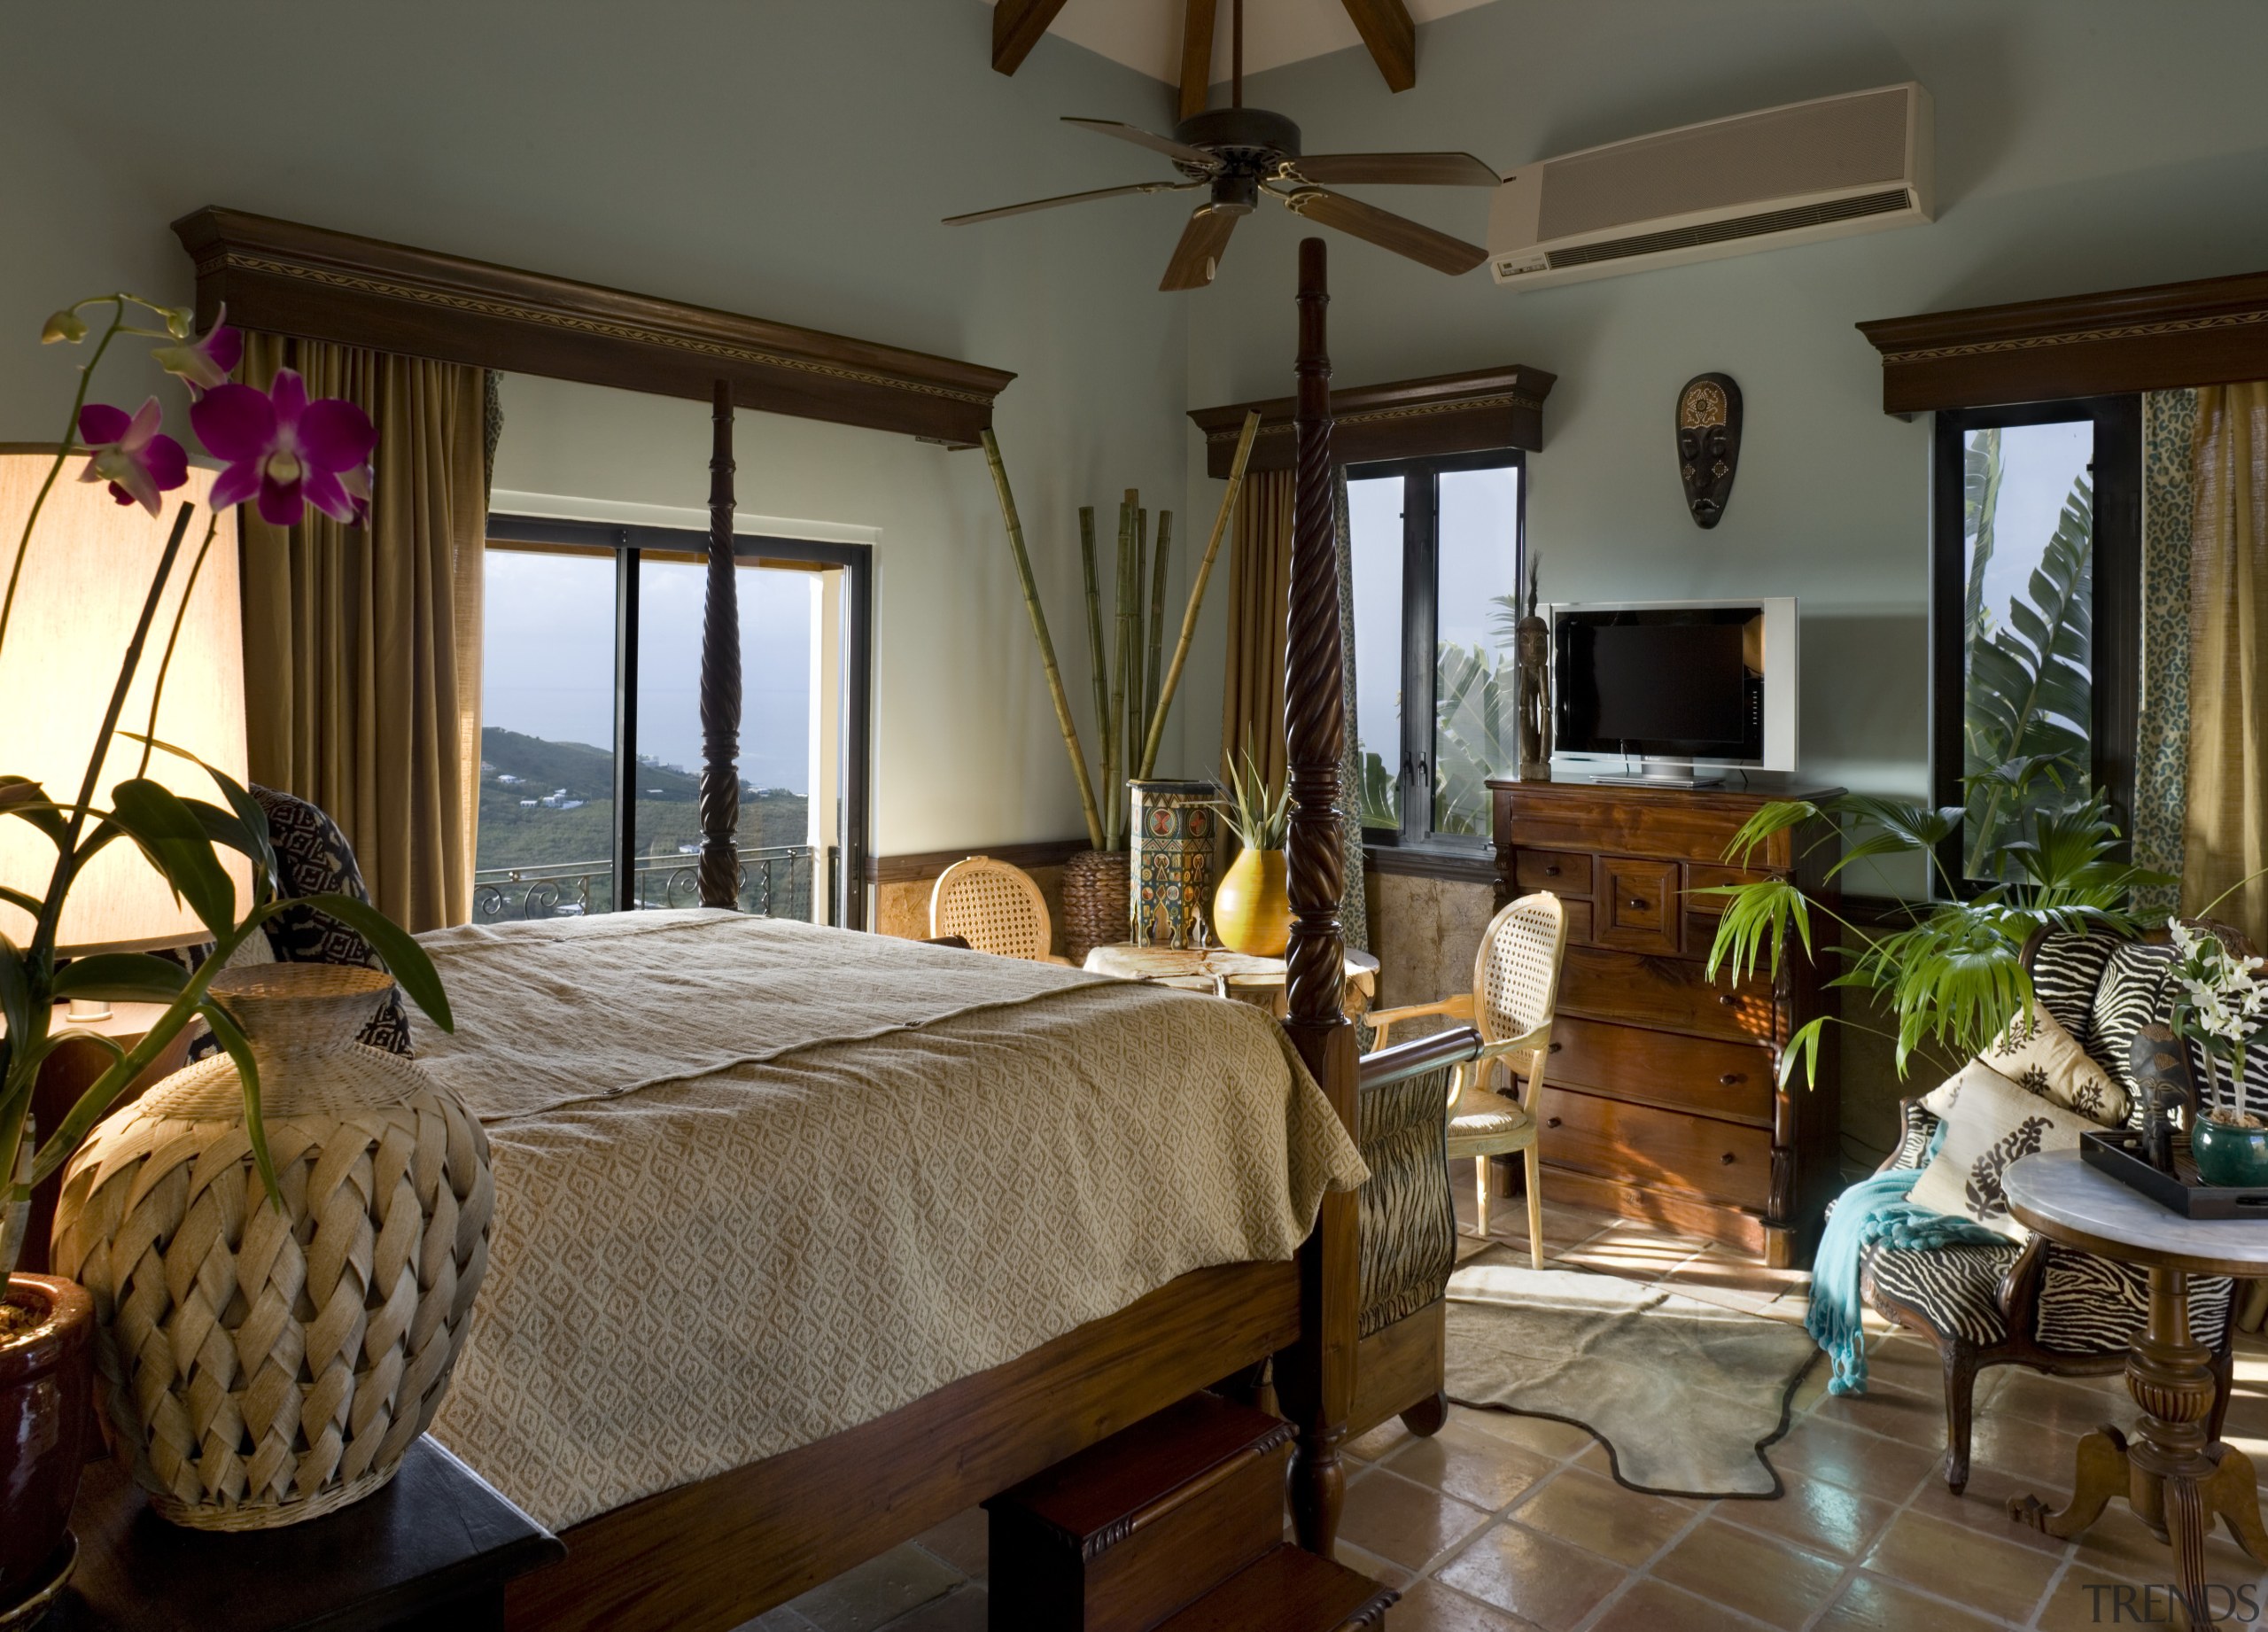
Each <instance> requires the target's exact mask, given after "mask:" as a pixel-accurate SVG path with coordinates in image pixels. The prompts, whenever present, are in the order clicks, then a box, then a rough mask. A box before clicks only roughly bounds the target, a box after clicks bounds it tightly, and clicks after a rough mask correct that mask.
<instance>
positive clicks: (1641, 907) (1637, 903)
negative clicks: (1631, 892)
mask: <svg viewBox="0 0 2268 1632" xmlns="http://www.w3.org/2000/svg"><path fill="white" fill-rule="evenodd" d="M1630 905H1632V906H1634V907H1635V908H1636V909H1637V910H1638V911H1640V912H1642V913H1643V912H1644V911H1645V910H1646V909H1647V908H1648V907H1650V906H1651V905H1653V903H1652V902H1651V901H1646V900H1641V899H1640V898H1638V897H1636V896H1632V897H1631V898H1630Z"/></svg>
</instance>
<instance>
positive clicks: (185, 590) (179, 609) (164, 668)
mask: <svg viewBox="0 0 2268 1632" xmlns="http://www.w3.org/2000/svg"><path fill="white" fill-rule="evenodd" d="M220 530H221V512H220V511H219V510H210V511H207V512H206V517H205V541H204V542H203V543H202V544H199V545H198V547H197V559H196V560H195V561H192V562H190V564H189V581H188V582H187V583H185V584H183V586H182V587H181V600H180V602H178V603H177V604H176V605H175V607H174V626H173V632H172V633H169V634H168V635H167V636H166V655H165V657H162V658H161V659H159V663H158V679H157V682H156V684H154V685H152V686H151V688H150V727H149V729H148V730H146V731H144V733H143V734H142V764H141V766H140V768H139V769H137V770H136V772H135V774H136V776H147V775H149V774H150V755H151V750H154V749H155V748H156V747H157V741H158V705H159V703H162V702H164V701H165V696H166V676H167V674H169V673H171V672H173V666H174V647H175V645H176V644H177V643H178V642H179V641H180V640H181V626H182V625H183V624H184V623H186V622H187V621H188V620H189V598H190V596H191V595H195V594H196V593H197V576H198V573H200V572H202V571H205V557H206V556H207V555H208V554H210V553H211V551H212V548H213V536H214V534H215V533H217V532H220Z"/></svg>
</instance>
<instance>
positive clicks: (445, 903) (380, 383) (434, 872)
mask: <svg viewBox="0 0 2268 1632" xmlns="http://www.w3.org/2000/svg"><path fill="white" fill-rule="evenodd" d="M279 368H294V369H298V370H299V372H300V373H301V374H302V375H303V376H305V377H306V378H307V394H308V395H309V396H310V397H345V398H346V399H347V400H350V401H353V402H354V403H356V404H358V405H359V406H360V407H361V408H362V410H363V411H364V412H365V413H367V414H369V416H370V423H371V424H374V425H376V426H377V431H378V446H377V453H376V454H375V455H373V456H372V457H373V462H374V464H375V466H376V484H375V486H374V488H373V492H372V496H371V503H370V519H369V526H368V527H367V529H352V528H347V527H344V526H341V525H339V524H338V523H337V522H334V521H332V520H331V519H330V517H327V516H323V515H322V514H321V513H319V512H317V511H315V510H313V509H310V510H309V511H308V512H307V520H306V521H305V522H304V523H303V524H302V525H299V526H297V527H292V528H290V529H288V530H286V529H281V528H276V527H270V526H268V525H266V524H264V523H263V522H261V521H260V517H259V512H258V509H257V507H255V506H252V505H246V506H245V507H244V509H243V510H242V512H241V520H242V524H243V533H244V595H245V706H246V711H247V715H248V719H247V724H248V726H249V727H250V748H251V765H252V778H253V780H254V781H260V782H263V783H265V784H267V785H268V786H269V787H271V788H278V789H283V790H285V791H287V792H290V793H295V794H298V795H299V797H302V798H305V799H310V800H313V801H314V802H315V804H319V805H321V806H322V808H323V809H324V810H326V811H328V812H330V815H331V817H332V819H333V820H336V821H337V822H338V825H339V828H341V829H342V830H343V831H344V832H345V833H346V837H347V840H348V842H349V843H352V844H353V846H354V853H355V856H356V858H357V859H359V860H360V861H361V866H362V876H363V878H364V880H365V882H368V883H369V888H370V896H371V898H372V900H374V901H375V902H376V903H377V905H378V907H379V909H380V910H381V911H383V912H384V913H386V914H387V915H388V916H389V917H391V918H392V919H393V920H394V921H395V922H397V923H400V924H401V925H403V926H404V927H406V928H408V929H411V930H419V929H436V928H439V927H440V926H442V925H445V924H455V923H462V922H463V921H465V920H466V918H467V917H469V916H470V907H471V897H472V858H473V837H474V823H475V821H476V820H477V819H478V808H479V761H480V587H481V550H482V548H483V545H484V538H485V532H486V527H487V501H486V494H485V481H484V475H483V460H484V456H485V446H484V437H485V410H486V404H485V377H484V373H483V371H482V370H481V369H473V368H466V367H464V366H462V365H461V364H456V363H445V362H434V361H429V360H426V359H423V358H416V357H400V356H394V355H392V354H387V353H383V352H371V351H364V350H361V349H359V348H357V347H353V346H334V345H330V344H328V343H325V342H320V341H313V340H294V339H285V338H282V337H280V336H276V335H268V334H248V335H246V336H245V366H244V374H243V377H244V378H245V380H246V381H247V382H249V383H250V384H252V385H259V386H261V387H262V388H265V387H266V386H268V385H269V383H270V382H271V381H272V380H273V379H274V377H275V374H276V369H279Z"/></svg>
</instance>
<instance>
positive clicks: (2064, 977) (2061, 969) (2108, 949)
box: [2031, 935, 2123, 1069]
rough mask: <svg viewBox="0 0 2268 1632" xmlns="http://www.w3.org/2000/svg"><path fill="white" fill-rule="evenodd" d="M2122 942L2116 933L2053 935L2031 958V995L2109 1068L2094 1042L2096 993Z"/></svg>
mask: <svg viewBox="0 0 2268 1632" xmlns="http://www.w3.org/2000/svg"><path fill="white" fill-rule="evenodd" d="M2121 944H2123V943H2122V942H2121V941H2120V940H2119V939H2118V937H2117V936H2114V935H2051V936H2048V937H2047V939H2046V940H2044V941H2042V942H2040V944H2039V951H2038V952H2035V953H2033V954H2032V960H2031V990H2032V995H2033V996H2035V997H2036V998H2038V999H2039V1004H2040V1006H2041V1007H2043V1008H2045V1009H2046V1010H2047V1012H2048V1013H2049V1014H2053V1015H2054V1016H2055V1018H2056V1020H2057V1021H2059V1022H2062V1027H2063V1030H2066V1031H2068V1032H2070V1034H2071V1040H2072V1041H2073V1042H2074V1043H2077V1044H2078V1045H2079V1046H2080V1047H2081V1048H2084V1049H2085V1050H2086V1051H2087V1053H2089V1054H2091V1055H2093V1057H2094V1059H2095V1061H2096V1062H2097V1063H2098V1064H2100V1065H2102V1066H2103V1067H2104V1068H2105V1069H2109V1067H2110V1061H2109V1060H2108V1058H2106V1057H2105V1056H2104V1055H2103V1053H2101V1051H2100V1050H2099V1049H2097V1048H2096V1047H2095V1045H2094V992H2095V988H2096V987H2097V986H2100V985H2101V983H2102V966H2103V965H2104V964H2106V963H2108V962H2109V961H2110V954H2111V953H2113V952H2117V950H2118V948H2119V947H2120V945H2121Z"/></svg>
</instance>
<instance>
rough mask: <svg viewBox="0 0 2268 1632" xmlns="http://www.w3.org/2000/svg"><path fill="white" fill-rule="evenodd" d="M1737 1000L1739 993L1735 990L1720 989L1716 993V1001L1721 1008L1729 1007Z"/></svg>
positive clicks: (1738, 999)
mask: <svg viewBox="0 0 2268 1632" xmlns="http://www.w3.org/2000/svg"><path fill="white" fill-rule="evenodd" d="M1739 1001H1740V993H1738V992H1737V991H1720V992H1719V993H1718V994H1717V1003H1718V1005H1719V1006H1720V1007H1723V1008H1730V1007H1732V1006H1733V1005H1734V1004H1736V1003H1737V1002H1739Z"/></svg>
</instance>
